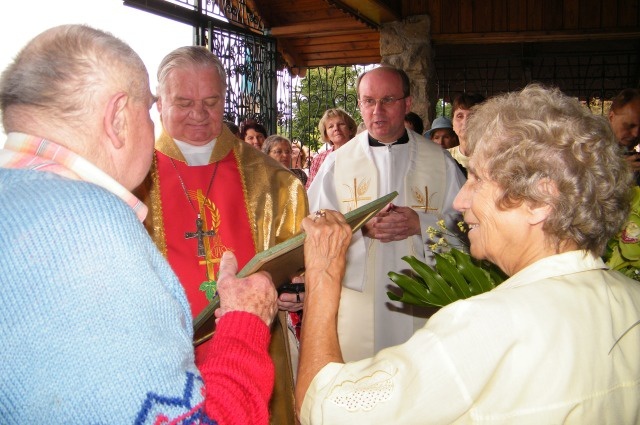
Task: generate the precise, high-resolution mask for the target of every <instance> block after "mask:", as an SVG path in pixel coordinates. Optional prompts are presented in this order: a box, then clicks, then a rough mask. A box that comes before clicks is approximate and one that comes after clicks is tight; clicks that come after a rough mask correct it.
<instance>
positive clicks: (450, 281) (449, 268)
mask: <svg viewBox="0 0 640 425" xmlns="http://www.w3.org/2000/svg"><path fill="white" fill-rule="evenodd" d="M434 255H435V260H436V266H435V269H434V268H431V267H429V266H428V265H427V264H425V263H424V262H422V261H420V260H418V259H417V258H415V257H413V256H405V257H402V259H403V260H404V261H406V262H407V263H408V264H409V266H411V268H412V269H413V271H414V272H415V273H411V272H409V273H404V274H399V273H395V272H389V273H388V275H389V278H391V280H392V281H393V282H394V283H395V284H396V285H398V286H399V287H400V289H402V296H398V295H397V294H395V293H393V292H387V296H388V297H389V299H391V300H394V301H401V302H405V303H408V304H413V305H418V306H432V307H443V306H445V305H447V304H450V303H452V302H454V301H457V300H459V299H465V298H469V297H471V296H474V295H478V294H481V293H483V292H487V291H490V290H492V289H493V288H495V287H496V285H498V284H500V283H502V282H503V281H504V280H505V279H506V277H505V276H504V274H503V273H502V272H501V271H500V269H498V268H497V267H496V266H495V265H493V264H491V263H489V262H476V261H474V260H472V259H471V257H470V256H469V254H467V253H466V252H462V251H460V250H457V249H455V248H453V249H451V251H450V252H448V253H443V254H437V253H434Z"/></svg>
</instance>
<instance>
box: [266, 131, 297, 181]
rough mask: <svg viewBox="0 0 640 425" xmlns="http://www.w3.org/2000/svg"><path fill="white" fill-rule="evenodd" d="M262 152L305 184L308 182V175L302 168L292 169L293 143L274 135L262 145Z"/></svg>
mask: <svg viewBox="0 0 640 425" xmlns="http://www.w3.org/2000/svg"><path fill="white" fill-rule="evenodd" d="M262 152H264V153H266V154H267V155H269V156H270V157H271V158H273V159H275V160H276V161H278V162H279V163H280V164H282V165H283V166H284V167H285V168H288V169H289V170H290V171H291V172H292V173H293V174H295V175H296V177H298V178H299V179H300V181H301V182H302V184H305V183H306V182H307V174H306V173H305V172H304V171H303V170H302V169H300V168H291V153H292V149H291V141H290V140H289V139H287V138H286V137H284V136H280V135H278V134H273V135H271V136H269V137H267V138H266V139H265V141H264V144H263V145H262Z"/></svg>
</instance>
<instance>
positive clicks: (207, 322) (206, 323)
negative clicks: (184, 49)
mask: <svg viewBox="0 0 640 425" xmlns="http://www.w3.org/2000/svg"><path fill="white" fill-rule="evenodd" d="M396 196H398V192H392V193H389V194H388V195H385V196H383V197H381V198H378V199H376V200H375V201H372V202H369V203H368V204H366V205H363V206H361V207H359V208H357V209H355V210H353V211H350V212H348V213H346V214H345V216H344V217H345V219H346V221H347V223H349V225H350V226H351V230H352V231H353V232H356V231H358V230H360V228H361V227H362V226H363V225H364V224H365V223H366V222H367V221H369V220H370V219H371V218H372V217H373V216H375V215H376V214H377V213H378V212H379V211H380V210H381V209H382V208H383V207H384V206H385V205H387V204H388V203H389V202H391V201H392V200H393V199H394V198H395V197H396ZM305 237H306V234H305V233H304V232H302V233H299V234H297V235H296V236H293V237H291V238H289V239H287V240H286V241H284V242H282V243H279V244H278V245H275V246H272V247H271V248H269V249H267V250H265V251H262V252H259V253H258V254H256V255H255V256H254V257H253V258H252V259H251V261H249V262H248V263H247V264H246V265H245V266H244V267H243V268H242V270H240V271H239V272H238V274H237V276H238V277H246V276H249V275H251V274H253V273H256V272H259V271H266V272H269V273H270V274H271V278H272V279H273V284H274V285H275V287H276V289H277V288H278V287H280V285H282V284H284V283H287V282H290V281H291V278H292V277H293V276H297V275H300V274H301V273H302V272H303V271H304V239H305ZM219 306H220V300H219V298H218V296H217V295H216V296H215V297H214V299H213V300H212V301H211V303H209V305H208V306H207V307H205V309H204V310H202V312H200V314H199V315H198V316H197V317H196V318H195V320H194V322H193V341H194V345H199V344H201V343H203V342H205V341H206V340H208V339H209V338H211V336H212V335H213V332H214V330H215V316H214V312H215V310H216V308H218V307H219Z"/></svg>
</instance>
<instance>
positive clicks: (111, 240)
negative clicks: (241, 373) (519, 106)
mask: <svg viewBox="0 0 640 425" xmlns="http://www.w3.org/2000/svg"><path fill="white" fill-rule="evenodd" d="M0 291H1V292H0V418H1V419H0V422H2V423H9V424H14V423H15V424H27V423H29V424H35V423H56V424H98V423H99V424H125V423H154V421H156V420H158V419H160V418H166V419H167V421H170V420H176V419H178V418H183V420H178V421H176V423H212V422H213V421H211V420H209V419H207V418H206V416H205V415H204V410H203V405H202V401H203V382H202V378H201V377H200V374H199V373H198V370H197V369H196V367H195V366H194V363H193V347H192V321H191V313H190V310H189V306H188V303H187V300H186V298H185V295H184V292H183V290H182V288H181V286H180V283H179V282H178V280H177V278H176V277H175V275H174V274H173V272H172V271H171V269H170V267H169V265H168V263H167V262H166V261H165V260H164V258H163V257H162V256H161V254H160V253H159V252H158V251H157V249H156V248H155V246H154V245H153V243H152V242H151V239H150V238H149V236H148V235H147V233H146V231H145V229H144V227H143V226H142V224H141V223H140V222H139V221H138V219H137V218H136V216H135V214H134V212H133V211H132V210H131V209H130V208H129V207H128V206H127V205H126V204H125V203H124V202H123V201H122V200H120V199H119V198H118V197H116V196H115V195H113V194H112V193H110V192H108V191H106V190H104V189H102V188H99V187H98V186H95V185H92V184H90V183H84V182H81V181H71V180H68V179H64V178H61V177H58V176H56V175H54V174H51V173H43V172H34V171H24V170H7V169H0ZM163 423H164V422H163Z"/></svg>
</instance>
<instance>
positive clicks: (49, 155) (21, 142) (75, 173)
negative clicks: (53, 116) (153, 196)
mask: <svg viewBox="0 0 640 425" xmlns="http://www.w3.org/2000/svg"><path fill="white" fill-rule="evenodd" d="M0 168H16V169H25V170H37V171H48V172H51V173H55V174H57V175H60V176H63V177H66V178H69V179H73V180H81V181H84V182H88V183H93V184H95V185H98V186H100V187H102V188H104V189H106V190H108V191H109V192H111V193H113V194H114V195H116V196H118V197H119V198H120V199H122V200H123V201H124V202H125V203H126V204H127V205H129V207H131V209H133V211H134V212H135V213H136V215H137V216H138V219H139V220H140V221H143V220H144V219H145V217H146V216H147V206H146V205H145V204H143V203H142V201H140V200H139V199H138V198H136V197H135V196H134V195H133V194H132V193H131V192H129V191H128V190H127V189H126V188H125V187H124V186H122V185H121V184H120V183H118V182H117V181H116V180H114V179H113V178H112V177H111V176H109V175H108V174H107V173H105V172H104V171H102V170H101V169H99V168H98V167H96V166H95V165H93V164H92V163H90V162H89V161H87V160H86V159H84V158H82V157H81V156H79V155H78V154H75V153H73V152H71V151H70V150H69V149H67V148H65V147H63V146H60V145H58V144H56V143H54V142H51V141H49V140H46V139H43V138H40V137H35V136H30V135H28V134H23V133H9V134H8V136H7V141H6V143H5V145H4V149H1V150H0Z"/></svg>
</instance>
